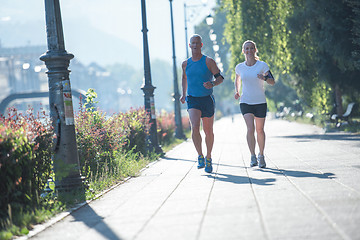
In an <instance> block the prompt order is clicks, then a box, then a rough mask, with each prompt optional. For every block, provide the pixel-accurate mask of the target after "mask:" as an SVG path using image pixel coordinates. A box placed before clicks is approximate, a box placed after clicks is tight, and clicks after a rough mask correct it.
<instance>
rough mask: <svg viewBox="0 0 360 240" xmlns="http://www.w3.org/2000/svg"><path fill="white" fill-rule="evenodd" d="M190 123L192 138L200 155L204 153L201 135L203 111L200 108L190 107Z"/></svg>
mask: <svg viewBox="0 0 360 240" xmlns="http://www.w3.org/2000/svg"><path fill="white" fill-rule="evenodd" d="M188 112H189V118H190V124H191V138H192V141H193V143H194V146H195V149H196V151H197V153H198V155H199V156H200V155H202V147H201V141H202V138H201V135H200V119H201V111H200V110H199V109H195V108H190V109H188Z"/></svg>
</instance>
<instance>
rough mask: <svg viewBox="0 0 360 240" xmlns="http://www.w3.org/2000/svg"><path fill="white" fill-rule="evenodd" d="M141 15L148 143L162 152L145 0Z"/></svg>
mask: <svg viewBox="0 0 360 240" xmlns="http://www.w3.org/2000/svg"><path fill="white" fill-rule="evenodd" d="M141 17H142V30H141V31H142V33H143V48H144V84H143V86H142V87H141V89H142V90H143V91H144V102H145V111H146V112H147V114H148V116H149V117H150V132H149V136H148V138H149V140H150V144H148V150H149V151H153V150H155V152H158V153H160V152H162V149H161V147H160V146H159V144H158V137H157V126H156V113H155V101H154V89H155V87H154V86H153V85H152V83H151V72H150V57H149V45H148V39H147V32H148V29H147V24H146V6H145V0H141Z"/></svg>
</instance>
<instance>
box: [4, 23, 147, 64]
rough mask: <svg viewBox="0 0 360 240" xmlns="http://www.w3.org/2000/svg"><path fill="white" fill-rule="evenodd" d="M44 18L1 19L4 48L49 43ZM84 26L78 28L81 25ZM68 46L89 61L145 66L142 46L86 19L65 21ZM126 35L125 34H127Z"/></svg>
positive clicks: (75, 53) (69, 49) (87, 62)
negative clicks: (106, 31) (97, 27)
mask: <svg viewBox="0 0 360 240" xmlns="http://www.w3.org/2000/svg"><path fill="white" fill-rule="evenodd" d="M44 22H45V21H41V20H34V21H27V22H25V23H19V22H16V21H0V40H1V45H2V46H3V47H20V46H25V45H46V27H45V23H44ZM80 25H81V26H82V27H81V28H79V27H78V26H80ZM63 27H64V37H65V47H66V50H67V51H68V52H71V53H73V54H74V55H75V57H76V58H77V59H78V60H80V61H81V62H83V63H84V64H89V63H90V62H97V63H99V64H100V65H108V64H113V63H116V62H118V63H127V64H129V65H131V66H133V67H135V68H140V67H141V66H142V64H143V63H142V52H141V51H142V46H138V47H135V46H133V45H131V44H129V43H127V42H125V41H123V40H121V39H119V38H117V37H115V36H112V35H109V34H106V33H104V32H102V31H101V30H98V29H95V28H93V27H91V26H90V24H88V23H87V22H85V21H83V22H80V23H79V22H78V21H77V22H76V24H74V22H72V21H69V20H68V21H64V23H63ZM124 34H126V33H124Z"/></svg>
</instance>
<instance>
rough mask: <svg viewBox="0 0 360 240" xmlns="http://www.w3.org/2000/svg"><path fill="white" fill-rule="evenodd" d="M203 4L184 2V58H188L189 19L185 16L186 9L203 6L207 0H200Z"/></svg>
mask: <svg viewBox="0 0 360 240" xmlns="http://www.w3.org/2000/svg"><path fill="white" fill-rule="evenodd" d="M202 2H203V4H195V5H187V4H186V2H185V3H184V21H185V43H186V48H185V49H186V58H189V49H188V45H189V44H188V28H187V22H188V21H189V19H188V18H187V9H188V8H198V7H205V6H206V2H207V0H203V1H202Z"/></svg>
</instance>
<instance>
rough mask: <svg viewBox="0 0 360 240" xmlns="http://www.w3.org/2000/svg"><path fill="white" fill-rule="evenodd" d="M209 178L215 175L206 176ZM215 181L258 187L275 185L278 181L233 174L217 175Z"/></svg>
mask: <svg viewBox="0 0 360 240" xmlns="http://www.w3.org/2000/svg"><path fill="white" fill-rule="evenodd" d="M206 176H207V177H209V178H214V176H213V175H206ZM215 179H216V180H217V181H223V182H230V183H235V184H249V183H252V184H257V185H264V186H265V185H273V183H274V182H275V181H276V179H275V178H267V179H256V178H249V177H247V176H246V177H244V176H238V175H231V174H224V173H216V175H215Z"/></svg>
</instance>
